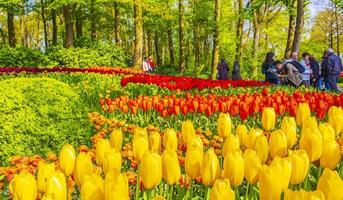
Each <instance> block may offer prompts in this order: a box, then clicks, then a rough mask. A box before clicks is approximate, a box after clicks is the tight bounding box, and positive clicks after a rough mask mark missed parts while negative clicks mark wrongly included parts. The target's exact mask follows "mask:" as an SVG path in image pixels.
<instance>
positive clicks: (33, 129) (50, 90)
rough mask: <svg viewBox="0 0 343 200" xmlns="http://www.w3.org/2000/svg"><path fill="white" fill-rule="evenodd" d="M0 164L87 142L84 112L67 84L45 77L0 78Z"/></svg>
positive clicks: (77, 98)
mask: <svg viewBox="0 0 343 200" xmlns="http://www.w3.org/2000/svg"><path fill="white" fill-rule="evenodd" d="M0 85H1V87H0V103H1V105H2V106H1V108H0V146H1V151H0V163H3V164H4V163H6V162H7V161H8V160H7V159H8V158H9V157H10V156H13V155H33V154H40V155H45V154H46V153H48V152H52V151H55V152H56V151H58V150H59V149H60V148H61V146H62V145H63V144H65V143H71V144H73V145H75V146H77V145H80V144H86V143H85V142H86V141H89V135H90V128H89V125H88V120H87V111H85V108H84V106H83V105H82V103H80V98H79V96H78V95H77V94H76V93H75V92H74V90H73V89H72V88H70V87H69V86H68V85H67V84H65V83H62V82H60V81H57V80H54V79H49V78H13V79H8V80H3V81H0Z"/></svg>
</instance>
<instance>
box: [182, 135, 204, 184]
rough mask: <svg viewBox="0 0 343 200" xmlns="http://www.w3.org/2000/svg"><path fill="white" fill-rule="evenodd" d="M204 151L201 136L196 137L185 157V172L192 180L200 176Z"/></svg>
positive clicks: (189, 145)
mask: <svg viewBox="0 0 343 200" xmlns="http://www.w3.org/2000/svg"><path fill="white" fill-rule="evenodd" d="M203 149H204V147H203V144H202V141H201V139H200V137H199V136H195V137H194V138H193V139H192V140H191V141H190V142H189V144H188V147H187V151H186V157H185V171H186V173H187V175H188V176H190V177H191V178H192V179H195V178H197V177H199V176H200V169H201V162H202V159H203Z"/></svg>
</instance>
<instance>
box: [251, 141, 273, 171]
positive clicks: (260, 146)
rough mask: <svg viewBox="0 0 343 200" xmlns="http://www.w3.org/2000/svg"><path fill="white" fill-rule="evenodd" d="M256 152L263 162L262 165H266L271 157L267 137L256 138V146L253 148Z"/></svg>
mask: <svg viewBox="0 0 343 200" xmlns="http://www.w3.org/2000/svg"><path fill="white" fill-rule="evenodd" d="M252 149H253V150H255V151H256V154H257V157H258V158H259V159H260V160H261V163H262V164H264V163H266V162H267V159H268V155H269V146H268V140H267V137H266V136H264V135H260V136H258V137H257V138H256V140H255V143H254V146H253V148H252Z"/></svg>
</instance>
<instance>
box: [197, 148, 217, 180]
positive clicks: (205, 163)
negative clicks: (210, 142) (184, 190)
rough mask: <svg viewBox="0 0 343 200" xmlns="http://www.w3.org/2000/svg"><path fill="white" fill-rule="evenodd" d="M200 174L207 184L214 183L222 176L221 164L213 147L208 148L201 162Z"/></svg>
mask: <svg viewBox="0 0 343 200" xmlns="http://www.w3.org/2000/svg"><path fill="white" fill-rule="evenodd" d="M200 174H201V178H202V182H203V184H204V185H206V186H210V185H213V183H214V181H215V180H216V179H217V178H219V177H220V165H219V160H218V157H217V155H216V154H215V152H214V150H213V148H210V149H208V150H207V152H206V153H205V155H204V159H203V160H202V163H201V169H200Z"/></svg>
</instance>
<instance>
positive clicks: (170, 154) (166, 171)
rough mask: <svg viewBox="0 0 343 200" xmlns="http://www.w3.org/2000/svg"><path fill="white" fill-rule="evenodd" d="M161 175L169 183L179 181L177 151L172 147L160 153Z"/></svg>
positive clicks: (179, 171) (179, 172) (172, 183)
mask: <svg viewBox="0 0 343 200" xmlns="http://www.w3.org/2000/svg"><path fill="white" fill-rule="evenodd" d="M162 177H163V179H164V180H165V181H166V182H167V183H168V184H169V185H174V184H176V183H178V182H179V180H180V177H181V170H180V165H179V160H178V157H177V153H176V152H175V151H174V150H173V149H166V150H164V152H163V155H162Z"/></svg>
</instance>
